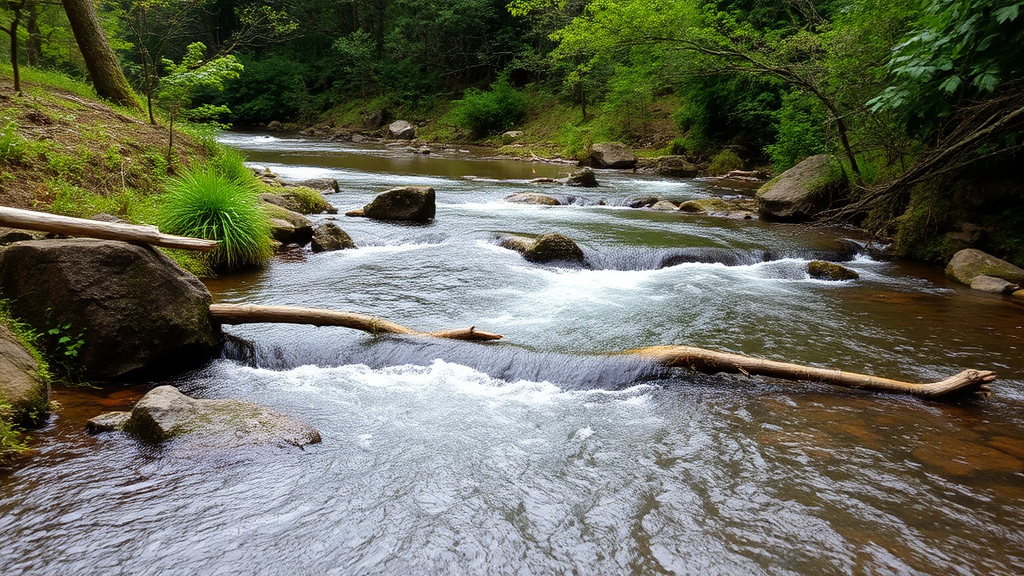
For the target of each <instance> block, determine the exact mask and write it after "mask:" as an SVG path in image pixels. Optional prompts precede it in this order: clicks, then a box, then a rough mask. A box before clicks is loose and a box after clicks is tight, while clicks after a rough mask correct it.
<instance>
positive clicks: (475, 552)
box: [0, 134, 1024, 575]
mask: <svg viewBox="0 0 1024 576" xmlns="http://www.w3.org/2000/svg"><path fill="white" fill-rule="evenodd" d="M223 141H224V143H226V144H228V145H231V146H234V147H237V148H239V149H241V150H243V151H245V152H246V153H247V154H248V156H249V160H250V161H251V162H252V163H253V164H254V165H260V166H266V167H268V168H270V169H271V170H273V171H274V172H276V173H278V174H280V175H281V176H282V177H284V178H286V179H292V180H296V179H304V178H313V177H332V178H336V179H337V180H338V183H339V185H340V187H341V190H342V191H341V193H339V194H332V195H329V196H328V199H329V201H330V202H331V203H332V204H333V205H334V206H336V207H337V208H338V209H339V211H340V213H344V212H345V211H347V210H351V209H354V208H359V207H362V206H363V205H364V204H366V203H368V202H369V201H370V200H372V198H373V197H374V196H376V195H377V194H379V193H380V192H382V191H384V190H386V189H388V188H390V187H393V186H398V185H429V186H433V187H434V188H435V190H436V191H437V200H438V208H437V217H436V219H435V220H434V221H433V222H432V223H431V224H428V225H422V226H413V225H401V224H394V223H386V222H379V221H372V220H368V219H362V218H346V217H344V216H342V215H340V214H339V215H337V216H328V215H318V216H313V217H311V218H312V219H313V220H314V221H322V220H325V219H334V220H335V221H336V223H337V224H338V225H339V226H341V227H342V228H343V229H345V230H346V231H347V232H348V233H349V234H350V236H351V237H352V239H353V240H354V241H355V243H356V244H357V245H358V246H359V248H358V249H356V250H344V251H339V252H329V253H320V254H314V253H312V252H311V251H309V250H308V248H307V249H305V250H301V251H293V252H290V253H287V254H286V255H284V256H281V257H278V258H275V259H274V260H273V261H272V263H271V264H270V265H269V266H268V267H267V268H266V269H264V270H260V271H255V272H251V273H246V274H242V275H238V276H231V277H227V278H220V279H213V280H211V281H209V282H208V286H209V288H210V290H211V292H212V293H213V294H214V298H215V300H217V301H220V302H233V303H254V304H280V305H301V306H314V307H322V308H331V309H338V310H348V311H355V312H362V313H368V314H374V315H377V316H380V317H383V318H386V319H388V320H391V321H394V322H398V323H400V324H404V325H406V326H409V327H412V328H415V329H418V330H438V329H445V328H460V327H466V326H471V325H473V326H476V327H478V328H480V329H484V330H488V331H492V332H497V333H500V334H502V335H504V337H505V338H504V339H503V340H502V341H499V342H496V343H488V344H476V343H462V342H449V341H428V340H421V339H414V338H404V337H403V338H399V337H379V338H374V337H372V336H369V335H367V334H364V333H361V332H355V331H351V330H347V329H345V328H332V327H323V328H315V327H309V326H290V325H247V326H237V327H234V326H229V327H226V328H225V331H226V332H228V333H229V334H230V335H232V336H236V337H238V338H241V339H243V340H245V341H248V342H250V343H251V347H248V346H242V347H230V348H229V349H228V350H226V352H225V356H224V357H223V358H221V359H218V360H215V361H214V362H212V363H211V364H209V365H208V366H206V367H204V368H202V369H200V370H197V371H195V372H193V373H190V374H187V375H185V376H182V377H180V378H176V379H173V380H170V381H168V382H139V383H138V384H137V385H136V386H132V387H129V388H128V389H123V390H122V389H118V390H114V389H59V390H57V391H55V398H56V399H57V400H58V401H59V402H60V403H61V404H62V408H61V410H60V411H58V413H57V415H56V416H55V417H54V418H53V419H52V421H51V423H50V425H49V426H48V427H47V428H45V429H44V430H41V431H39V432H38V433H37V434H35V436H37V439H36V448H37V453H36V454H35V456H34V457H33V458H32V459H31V460H29V461H28V462H27V463H26V464H24V465H22V466H20V467H17V468H15V469H14V470H13V471H11V472H6V473H0V534H2V536H0V574H5V575H6V574H55V575H58V574H59V575H65V574H66V575H77V574H90V575H91V574H97V575H101V574H102V575H117V574H132V575H134V574H160V575H177V574H182V575H193V574H204V575H206V574H269V575H277V574H281V575H293V574H298V575H304V574H309V575H319V574H332V575H333V574H338V575H347V574H352V575H369V574H381V575H385V574H386V575H407V574H531V575H547V574H587V575H591V574H609V575H618V574H723V575H734V574H815V575H817V574H943V575H945V574H986V575H988V574H1006V575H1013V574H1021V573H1024V359H1022V358H1021V353H1020V349H1019V348H1020V347H1021V346H1022V345H1024V342H1022V338H1024V306H1022V305H1021V304H1019V303H1015V302H1012V301H1010V300H1008V299H1006V298H1003V297H1000V296H993V295H989V294H980V293H975V292H971V291H970V290H969V289H966V288H965V287H961V286H957V285H955V284H953V283H951V282H949V281H947V280H946V279H945V278H944V277H943V275H942V271H941V270H940V269H937V268H933V267H927V266H922V265H914V264H908V263H899V262H888V261H881V260H875V259H873V258H872V257H871V256H870V255H869V253H868V251H867V250H865V249H863V246H864V239H863V238H861V237H860V236H858V235H857V234H856V233H855V232H854V231H849V230H841V229H838V230H837V229H826V228H808V227H804V226H797V225H785V224H771V223H766V222H761V221H758V220H729V219H724V218H714V217H705V216H693V215H686V214H682V213H660V212H652V211H647V210H641V209H633V208H628V207H626V206H625V204H626V203H627V200H628V199H629V198H631V197H635V196H646V195H656V196H660V197H663V198H666V199H668V200H672V201H675V202H681V201H684V200H689V199H696V198H705V197H709V196H720V195H723V194H725V195H728V194H736V193H737V192H730V191H723V190H717V189H714V188H712V187H711V186H710V185H709V184H708V183H707V182H702V181H699V180H676V179H664V178H659V177H655V176H650V175H644V174H634V173H628V172H612V171H599V172H598V179H599V181H600V183H601V186H600V187H599V188H596V189H569V188H563V187H558V186H550V185H548V186H542V185H537V184H531V183H529V180H530V179H532V178H537V177H560V176H564V175H565V174H567V173H568V172H569V171H570V170H571V169H572V168H571V167H568V166H565V165H557V164H546V163H540V162H529V161H512V160H494V159H485V158H479V157H473V156H472V155H466V154H463V153H457V152H454V151H453V152H444V151H435V153H433V154H430V155H419V154H412V153H410V152H408V151H405V150H404V149H401V148H386V147H377V148H373V147H362V148H356V147H352V146H351V145H345V144H338V143H329V142H322V141H313V140H305V139H301V138H283V137H274V136H267V135H260V134H226V135H225V136H224V137H223ZM524 191H533V192H541V193H549V194H552V195H556V196H560V197H566V196H571V197H572V198H571V200H572V204H570V205H567V206H554V207H550V206H531V205H521V204H512V203H508V202H505V201H504V200H503V198H504V197H505V196H507V195H509V194H512V193H516V192H524ZM545 232H560V233H563V234H565V235H567V236H569V237H571V238H573V239H574V240H575V241H577V242H578V243H579V244H580V246H581V247H582V248H583V250H584V253H585V256H586V258H587V262H588V266H587V267H559V266H552V265H543V264H531V263H529V262H526V261H525V260H523V258H522V257H521V256H520V255H519V254H517V253H515V252H512V251H510V250H506V249H504V248H500V247H499V246H498V245H497V240H496V238H497V237H498V236H500V235H501V234H508V233H522V234H540V233H545ZM830 257H832V259H843V260H844V262H843V264H844V265H845V266H848V267H849V268H852V269H854V270H856V271H857V272H858V273H859V274H860V279H859V280H856V281H852V282H826V281H819V280H813V279H811V278H809V277H808V275H807V274H806V264H807V262H808V261H809V260H812V259H817V258H830ZM660 344H687V345H693V346H700V347H704V348H710V349H715V350H722V351H728V352H737V353H743V354H748V355H753V356H761V357H765V358H771V359H776V360H784V361H790V362H797V363H805V364H812V365H817V366H825V367H833V368H841V369H844V370H851V371H856V372H864V373H870V374H876V375H881V376H887V377H891V378H897V379H902V380H909V381H922V382H923V381H933V380H940V379H943V378H946V377H948V376H950V375H952V374H954V373H956V372H959V371H960V370H962V369H965V368H982V369H992V370H995V371H997V372H998V373H999V377H1000V379H999V380H997V381H996V382H995V383H994V384H993V393H992V395H991V396H990V397H988V398H981V399H971V400H966V401H961V402H956V403H938V402H932V401H926V400H921V399H916V398H912V397H906V396H899V395H893V394H881V393H866V392H859V391H852V390H844V389H837V388H833V387H830V386H827V385H822V384H807V383H792V382H785V381H781V380H772V379H766V378H754V377H747V376H743V375H716V376H706V375H693V374H689V373H685V372H682V371H675V370H665V369H660V368H656V367H653V366H651V365H649V364H646V363H643V362H640V361H635V360H630V359H628V358H627V357H621V356H614V355H609V354H607V353H614V352H618V351H623V350H628V349H632V348H637V347H643V346H653V345H660ZM161 383H171V384H174V385H176V386H179V387H180V388H181V389H182V390H183V391H184V392H186V393H188V394H190V395H192V396H195V397H200V398H241V399H245V400H249V401H253V402H256V403H259V404H262V405H264V406H267V407H270V408H272V409H274V410H277V411H279V412H282V413H285V414H288V415H291V416H295V417H298V418H301V419H303V420H305V421H307V422H309V423H311V424H312V425H314V426H315V427H316V428H318V429H319V430H320V432H321V435H322V437H323V442H322V443H321V444H318V445H314V446H311V447H308V448H306V449H305V450H299V449H276V448H275V449H265V450H259V451H256V452H252V451H247V452H235V451H224V452H215V453H212V454H211V453H210V452H209V451H208V450H204V451H193V450H192V449H190V447H189V445H188V443H187V442H178V441H176V442H172V443H170V444H168V445H165V446H162V447H159V448H156V447H151V446H145V445H141V444H138V443H136V442H134V441H131V440H130V439H129V438H127V437H125V436H123V435H121V434H120V433H108V434H103V435H99V436H89V435H88V434H86V433H85V432H84V422H85V420H87V419H89V418H91V417H93V416H95V415H97V414H99V413H100V412H104V411H107V410H111V409H125V408H127V407H130V406H131V405H132V404H133V403H134V402H135V401H136V400H138V398H139V397H141V395H142V394H144V393H145V391H146V390H148V389H149V388H151V387H152V386H153V385H155V384H161Z"/></svg>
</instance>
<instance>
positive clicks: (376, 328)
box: [210, 304, 501, 341]
mask: <svg viewBox="0 0 1024 576" xmlns="http://www.w3.org/2000/svg"><path fill="white" fill-rule="evenodd" d="M210 316H211V317H212V318H213V319H214V320H215V321H217V322H219V323H221V324H252V323H257V322H274V323H286V324H312V325H313V326H344V327H345V328H354V329H356V330H362V331H364V332H369V333H370V334H374V335H377V334H405V335H409V336H432V337H434V338H450V339H453V340H473V341H484V340H499V339H500V338H501V336H500V335H498V334H493V333H491V332H485V331H483V330H477V329H476V327H475V326H470V327H469V328H460V329H456V330H439V331H436V332H420V331H419V330H413V329H412V328H408V327H406V326H402V325H401V324H395V323H394V322H389V321H387V320H383V319H381V318H377V317H374V316H370V315H368V314H358V313H356V312H342V311H338V310H322V309H319V308H301V307H298V306H254V305H251V304H211V305H210Z"/></svg>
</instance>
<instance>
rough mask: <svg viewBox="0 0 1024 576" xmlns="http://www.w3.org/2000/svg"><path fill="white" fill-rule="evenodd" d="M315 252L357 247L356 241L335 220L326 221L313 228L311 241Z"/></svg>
mask: <svg viewBox="0 0 1024 576" xmlns="http://www.w3.org/2000/svg"><path fill="white" fill-rule="evenodd" d="M310 247H311V248H312V249H313V252H332V251H334V250H346V249H352V248H355V247H356V243H355V242H353V241H352V238H351V237H350V236H349V235H348V233H347V232H345V231H344V230H342V229H341V228H339V227H338V225H337V224H335V223H333V222H324V223H323V224H320V225H318V226H317V227H316V228H314V229H313V241H312V242H311V243H310Z"/></svg>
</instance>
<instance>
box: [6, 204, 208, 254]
mask: <svg viewBox="0 0 1024 576" xmlns="http://www.w3.org/2000/svg"><path fill="white" fill-rule="evenodd" d="M0 226H10V227H11V228H20V229H23V230H39V231H42V232H52V233H54V234H67V235H69V236H86V237H88V238H101V239H104V240H124V241H125V242H143V243H145V244H152V245H153V246H162V247H164V248H177V249H179V250H198V251H201V252H207V251H209V250H213V249H214V248H216V247H217V241H216V240H203V239H201V238H189V237H186V236H174V235H172V234H164V233H162V232H160V231H159V230H157V229H156V228H155V227H149V226H136V225H133V224H115V223H112V222H98V221H96V220H85V219H84V218H71V217H69V216H58V215H56V214H47V213H45V212H34V211H32V210H20V209H18V208H8V207H6V206H0Z"/></svg>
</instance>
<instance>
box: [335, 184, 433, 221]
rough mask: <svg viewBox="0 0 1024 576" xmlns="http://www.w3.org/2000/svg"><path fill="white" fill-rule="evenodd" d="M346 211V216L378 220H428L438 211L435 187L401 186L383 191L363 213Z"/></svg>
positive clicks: (364, 207) (365, 207) (364, 208)
mask: <svg viewBox="0 0 1024 576" xmlns="http://www.w3.org/2000/svg"><path fill="white" fill-rule="evenodd" d="M354 212H355V211H351V212H346V213H345V215H346V216H365V217H367V218H374V219H377V220H405V221H409V222H427V221H429V220H431V219H433V218H434V215H435V214H436V213H437V201H436V197H435V194H434V189H433V188H431V187H430V186H401V187H398V188H392V189H390V190H387V191H385V192H382V193H381V194H380V195H379V196H377V197H376V198H374V199H373V202H370V203H369V204H367V205H366V206H363V209H362V214H355V213H354Z"/></svg>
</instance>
